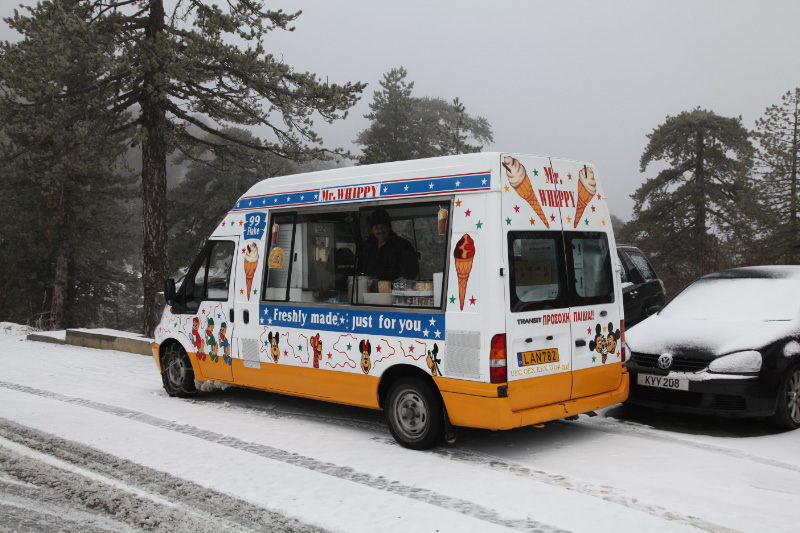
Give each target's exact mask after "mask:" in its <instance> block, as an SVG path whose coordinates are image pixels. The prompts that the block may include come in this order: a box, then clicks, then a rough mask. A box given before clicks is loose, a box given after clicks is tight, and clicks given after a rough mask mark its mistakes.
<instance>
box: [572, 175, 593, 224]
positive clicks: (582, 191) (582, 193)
mask: <svg viewBox="0 0 800 533" xmlns="http://www.w3.org/2000/svg"><path fill="white" fill-rule="evenodd" d="M596 192H597V180H595V179H594V170H592V169H591V168H589V167H583V168H582V169H581V171H580V172H578V208H577V209H576V211H575V227H576V228H577V227H578V222H580V221H581V216H582V215H583V211H584V210H585V209H586V206H587V205H588V204H589V202H591V201H592V197H593V196H594V195H595V193H596Z"/></svg>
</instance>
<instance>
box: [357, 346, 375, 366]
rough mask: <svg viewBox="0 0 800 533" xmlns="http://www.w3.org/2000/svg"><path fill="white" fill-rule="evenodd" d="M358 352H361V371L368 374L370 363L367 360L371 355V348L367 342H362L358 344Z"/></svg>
mask: <svg viewBox="0 0 800 533" xmlns="http://www.w3.org/2000/svg"><path fill="white" fill-rule="evenodd" d="M358 351H360V352H361V370H363V371H364V373H365V374H369V371H370V369H371V368H372V363H371V362H370V359H369V356H370V354H371V353H372V346H370V345H369V341H368V340H363V341H361V342H359V343H358Z"/></svg>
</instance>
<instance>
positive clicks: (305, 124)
mask: <svg viewBox="0 0 800 533" xmlns="http://www.w3.org/2000/svg"><path fill="white" fill-rule="evenodd" d="M76 3H77V4H78V5H79V6H80V7H81V8H82V10H83V12H84V13H85V14H86V15H87V16H86V17H85V18H84V19H83V20H77V19H76V18H74V17H72V18H71V17H65V16H62V14H61V12H66V9H61V8H62V7H64V6H65V5H67V4H69V5H72V4H76ZM40 6H54V8H55V9H53V10H51V15H52V17H53V20H52V23H53V28H54V29H57V30H58V32H57V33H56V35H54V40H56V41H58V39H66V38H68V37H69V38H70V39H76V40H82V41H85V42H87V43H95V45H96V47H95V49H94V50H92V51H91V57H85V58H83V59H85V60H87V61H91V62H96V63H98V64H101V65H103V67H104V73H103V75H101V76H98V77H97V78H96V79H95V80H94V83H92V84H91V86H89V87H85V88H81V89H80V90H76V89H72V88H70V87H64V88H61V89H60V90H57V91H51V92H48V93H45V94H42V95H41V96H40V97H39V98H36V99H35V100H32V101H31V102H32V103H35V104H40V105H46V104H47V103H49V102H52V101H74V102H89V103H92V104H96V103H97V102H96V100H97V99H100V100H102V99H103V98H102V95H105V94H106V92H107V91H109V90H110V91H112V93H113V95H114V100H113V103H112V104H111V105H108V106H103V109H104V110H105V112H107V113H111V114H112V115H114V117H115V121H116V129H115V130H114V131H115V132H120V133H122V134H124V135H125V136H126V137H127V138H128V139H130V140H131V141H132V142H134V143H141V146H142V180H141V182H142V206H143V212H142V233H143V250H142V255H143V272H142V283H143V289H144V330H145V333H146V334H148V335H151V334H152V332H153V329H154V327H155V324H156V320H157V317H156V316H155V313H154V311H155V296H156V293H157V292H158V291H159V290H160V288H161V286H162V282H163V279H164V278H165V277H166V276H167V239H166V237H167V204H166V196H167V187H166V167H167V164H166V163H167V154H168V153H170V152H171V151H172V150H179V151H181V152H182V153H184V154H189V153H191V151H192V149H193V148H194V147H195V146H198V145H202V146H205V147H206V148H208V149H209V150H212V151H213V152H214V153H215V154H216V155H217V157H219V158H226V157H230V158H231V160H232V161H234V160H235V159H236V157H232V155H231V150H232V149H231V146H232V144H237V143H238V141H236V139H233V138H230V137H228V136H227V135H226V133H225V131H224V127H225V125H226V124H231V123H233V124H243V125H248V126H254V125H262V126H265V127H266V129H267V130H268V132H269V133H268V137H267V138H266V139H263V140H260V141H258V142H252V143H247V144H245V145H244V146H246V147H247V148H252V149H255V150H259V151H264V152H269V153H273V154H275V155H278V156H281V157H285V158H288V159H291V160H295V161H306V160H310V159H314V158H319V157H325V156H327V155H328V154H329V151H328V150H326V149H324V148H322V146H321V140H320V138H319V137H318V136H317V135H316V134H315V133H314V130H313V121H312V117H313V115H314V114H318V115H319V116H321V117H322V118H323V119H324V120H326V121H333V120H335V119H338V118H342V117H343V116H345V115H346V111H347V109H349V108H350V107H351V106H352V105H354V104H355V102H356V101H357V100H358V97H359V94H360V93H361V91H362V90H363V87H364V86H363V85H362V84H359V83H355V84H352V83H347V84H345V85H336V84H328V83H327V82H322V81H321V80H318V79H317V78H316V76H315V75H314V74H310V73H299V72H295V71H294V70H293V69H292V68H291V67H289V66H288V65H286V64H285V63H284V62H283V61H282V60H281V59H280V58H279V57H275V56H273V55H272V54H269V53H267V51H266V49H265V43H264V41H265V38H266V36H267V34H268V33H269V32H271V31H273V30H287V31H291V30H292V28H290V27H289V24H291V23H292V22H293V21H294V20H295V19H296V18H297V17H298V16H299V14H300V13H299V12H298V13H293V14H288V13H284V12H283V11H281V10H278V11H269V10H266V9H265V8H264V3H263V2H261V1H258V0H231V1H229V2H227V6H228V9H227V10H223V9H222V8H220V7H218V6H217V5H208V4H205V3H203V2H200V1H197V0H189V1H187V2H177V3H174V4H173V6H174V10H173V12H172V13H170V14H169V15H168V14H167V12H166V11H165V7H164V1H163V0H46V1H43V2H41V3H40ZM30 12H31V14H32V16H33V17H35V16H36V14H37V12H36V11H35V10H30ZM28 20H29V17H22V16H20V15H19V14H15V17H14V18H13V19H10V20H9V24H10V25H11V26H12V27H13V28H15V29H17V30H18V31H20V32H21V33H23V34H25V29H26V26H27V24H28V22H27V21H28ZM235 40H238V41H240V42H244V43H246V44H244V45H243V46H242V47H240V46H238V45H236V44H231V43H232V42H233V41H235ZM61 46H63V44H62V45H61ZM37 68H38V67H37ZM50 68H63V65H61V64H58V63H53V64H52V65H50ZM265 102H266V105H264V103H265ZM131 111H135V113H133V114H132V115H130V116H126V114H127V113H129V112H131ZM197 114H201V115H203V116H205V117H206V118H207V119H209V120H208V121H204V120H201V119H200V118H198V116H197ZM189 126H195V127H196V128H199V130H200V131H202V132H203V136H198V135H195V134H194V133H193V132H192V129H191V128H190V127H189ZM206 134H211V135H213V137H214V139H215V140H213V141H210V140H208V137H205V135H206Z"/></svg>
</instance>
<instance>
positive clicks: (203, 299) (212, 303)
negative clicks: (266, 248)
mask: <svg viewBox="0 0 800 533" xmlns="http://www.w3.org/2000/svg"><path fill="white" fill-rule="evenodd" d="M238 243H239V238H238V237H233V236H231V237H223V238H220V239H213V240H209V241H208V242H207V243H206V245H205V247H204V248H203V251H202V252H201V253H200V255H199V256H198V258H197V259H196V260H195V262H194V264H193V265H192V267H191V268H190V269H189V272H188V273H187V275H186V281H185V282H184V288H182V292H183V293H184V297H185V303H184V305H183V306H182V307H183V313H185V314H191V315H194V316H192V317H191V318H190V320H187V321H186V322H185V326H184V330H185V331H184V332H185V333H186V335H187V336H188V337H189V342H190V343H191V345H192V347H193V350H194V351H193V352H191V353H192V354H193V355H194V357H195V358H196V362H197V364H198V367H199V369H200V374H201V376H199V377H201V378H202V379H206V380H220V381H231V380H232V373H231V357H232V356H234V355H235V347H234V346H233V345H232V344H231V338H232V335H233V328H234V324H233V320H232V318H233V317H232V314H233V290H232V283H233V278H232V273H233V272H234V271H235V268H236V262H237V260H236V257H237V254H236V249H237V246H238Z"/></svg>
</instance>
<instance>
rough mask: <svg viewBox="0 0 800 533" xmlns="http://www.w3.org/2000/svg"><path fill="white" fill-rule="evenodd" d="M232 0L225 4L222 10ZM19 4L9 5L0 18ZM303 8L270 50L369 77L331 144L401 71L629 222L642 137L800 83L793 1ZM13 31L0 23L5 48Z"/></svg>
mask: <svg viewBox="0 0 800 533" xmlns="http://www.w3.org/2000/svg"><path fill="white" fill-rule="evenodd" d="M217 3H219V4H224V2H217ZM15 4H16V2H11V1H3V2H2V4H0V16H2V17H6V16H9V15H10V14H11V13H12V12H13V7H14V5H15ZM267 6H268V7H269V8H272V9H276V8H282V9H284V10H285V11H296V10H298V9H302V10H303V14H302V15H301V16H300V18H299V19H298V20H297V21H296V22H295V26H296V30H295V31H294V32H292V33H287V32H279V33H276V34H272V35H271V36H270V37H268V39H267V45H268V47H269V49H270V51H271V52H272V53H274V54H275V55H276V56H278V57H283V59H284V60H285V61H286V63H288V64H289V65H291V66H292V67H294V68H295V69H296V70H299V71H310V72H314V73H316V74H317V75H318V77H321V78H322V79H326V78H327V79H329V80H330V81H331V82H336V83H344V82H347V81H362V82H367V83H369V86H368V87H367V89H366V91H365V92H364V95H363V98H362V100H361V101H360V102H359V104H358V105H357V106H356V107H355V108H353V109H352V110H351V112H350V116H349V117H348V118H347V119H346V120H345V121H342V122H338V123H335V124H334V125H332V126H324V127H323V124H322V121H321V120H318V121H317V124H318V131H319V132H320V133H321V134H322V135H323V138H324V139H325V146H327V147H329V148H333V147H342V148H345V149H349V150H351V151H353V152H354V153H359V152H360V149H359V147H357V146H355V145H353V144H352V140H353V139H354V138H355V136H356V134H357V133H358V132H359V131H361V130H363V129H364V128H365V127H366V126H367V121H366V119H364V118H363V115H365V114H366V113H368V112H369V107H368V106H369V103H370V102H371V101H372V93H373V91H375V90H377V89H379V88H380V87H379V85H378V81H379V80H380V79H381V78H382V75H383V74H384V73H385V72H388V71H389V70H390V69H392V68H394V67H399V66H404V67H405V68H406V69H407V70H408V77H407V80H408V81H413V82H414V83H415V86H414V93H413V95H414V96H431V97H442V98H445V99H447V100H452V99H453V98H455V97H458V98H459V99H460V100H461V101H462V102H463V103H464V104H465V106H466V109H467V112H468V113H470V114H472V115H480V116H483V117H486V119H488V121H489V123H490V124H491V125H492V128H493V131H494V141H495V142H494V143H493V144H492V145H490V146H487V147H486V148H485V150H492V151H508V152H520V153H528V154H535V155H550V156H557V157H564V158H568V159H578V160H584V161H589V162H591V163H593V164H595V165H596V166H597V168H598V171H599V179H600V180H602V183H603V187H604V189H605V193H606V198H607V199H608V202H609V206H610V208H611V211H612V213H614V214H615V215H616V216H618V217H620V218H622V219H623V220H628V219H629V218H630V216H631V212H632V209H633V201H632V200H631V198H630V194H632V193H633V192H634V191H635V190H636V189H637V188H638V187H639V186H640V185H641V184H642V183H643V182H644V180H645V179H647V178H648V177H652V176H654V175H655V173H656V172H657V169H656V168H653V169H650V168H648V170H647V171H646V172H645V173H644V174H642V173H640V172H639V158H640V157H641V155H642V152H643V151H644V148H645V146H646V144H647V137H646V135H647V134H648V133H650V132H652V130H653V129H654V128H655V127H657V126H658V125H659V124H661V123H663V122H664V120H665V118H666V117H667V116H668V115H669V116H674V115H677V114H679V113H680V112H682V111H690V110H692V109H693V108H695V107H697V106H700V107H703V108H705V109H709V110H712V111H714V112H716V113H718V114H720V115H723V116H729V117H735V116H740V115H741V116H742V119H743V123H744V125H745V127H747V128H748V129H752V128H753V127H754V125H755V121H756V119H758V118H760V117H761V116H762V115H763V113H764V110H765V109H766V108H767V107H768V106H769V105H772V104H777V103H779V102H780V100H781V96H782V95H783V94H784V93H786V92H787V91H789V90H791V89H793V88H794V87H796V86H800V70H798V66H799V65H798V59H797V57H798V52H800V37H798V30H797V27H796V26H797V21H798V20H800V2H798V1H796V0H759V1H742V0H714V1H711V0H705V1H702V0H669V1H658V2H656V1H647V0H638V1H623V0H613V1H610V0H604V1H600V0H597V1H567V0H562V1H546V2H545V1H512V0H495V1H494V2H491V5H490V3H489V2H485V1H483V2H481V1H472V0H459V1H454V0H446V1H445V0H438V1H437V0H427V1H419V0H403V1H401V2H385V1H379V0H346V1H340V2H333V1H330V0H328V1H326V0H275V1H271V2H268V3H267ZM16 38H17V35H16V34H15V33H14V32H12V31H11V30H10V29H9V28H8V27H7V25H6V24H5V23H4V22H0V39H2V40H5V39H12V40H15V39H16Z"/></svg>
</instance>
